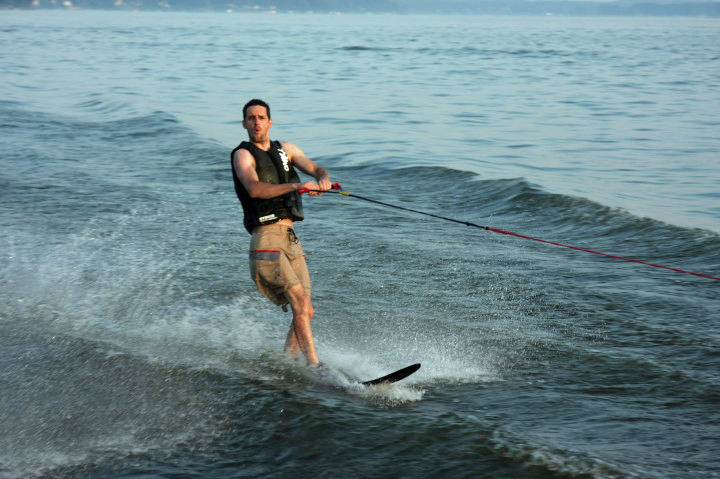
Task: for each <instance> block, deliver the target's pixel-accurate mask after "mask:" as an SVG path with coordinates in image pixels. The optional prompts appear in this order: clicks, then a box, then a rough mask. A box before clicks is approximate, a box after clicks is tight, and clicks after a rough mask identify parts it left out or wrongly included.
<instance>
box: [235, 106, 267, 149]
mask: <svg viewBox="0 0 720 479" xmlns="http://www.w3.org/2000/svg"><path fill="white" fill-rule="evenodd" d="M242 125H243V128H245V129H246V130H247V132H248V138H249V139H250V141H251V142H252V143H256V144H266V143H267V142H269V141H270V135H269V131H270V128H272V120H271V119H270V107H269V106H268V104H267V103H265V102H264V101H262V100H257V99H255V100H250V101H249V102H247V104H246V105H245V107H243V121H242Z"/></svg>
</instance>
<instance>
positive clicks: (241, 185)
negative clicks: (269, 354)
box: [231, 99, 331, 366]
mask: <svg viewBox="0 0 720 479" xmlns="http://www.w3.org/2000/svg"><path fill="white" fill-rule="evenodd" d="M242 125H243V128H245V129H246V130H247V132H248V139H249V141H244V142H242V143H240V145H239V146H238V147H237V148H235V149H234V150H233V152H232V154H231V160H232V171H233V179H234V182H235V192H236V193H237V195H238V199H239V200H240V203H242V206H243V212H244V214H245V219H244V224H245V228H246V229H247V230H248V232H249V233H250V234H251V235H252V239H251V240H250V274H251V275H252V278H253V280H254V281H255V284H256V285H257V287H258V290H260V292H261V293H262V294H264V295H265V296H266V297H267V298H268V299H270V300H271V301H272V302H273V303H275V304H278V305H281V306H282V307H283V310H285V311H287V304H288V303H289V304H290V307H291V309H292V314H293V319H292V324H291V325H290V331H289V332H288V335H287V339H286V341H285V352H286V354H288V356H289V357H290V358H293V359H295V358H296V357H297V355H298V352H300V351H302V353H303V355H304V356H305V360H306V361H307V363H308V364H309V365H310V366H317V365H318V364H319V362H318V357H317V352H316V351H315V342H314V340H313V335H312V329H311V327H310V322H311V321H312V318H313V315H314V314H315V311H314V309H313V306H312V302H311V299H310V275H309V273H308V269H307V265H306V263H305V254H304V253H303V250H302V247H301V245H300V242H299V240H298V238H297V236H296V235H295V231H294V229H293V224H294V222H295V221H302V219H303V210H302V200H301V198H300V194H299V193H298V190H299V189H301V188H308V189H310V190H315V191H311V192H310V195H312V196H316V195H318V194H320V193H319V192H317V190H320V191H327V190H329V189H330V188H331V183H330V175H329V174H328V172H327V170H325V169H324V168H321V167H320V166H318V165H317V164H316V163H315V162H313V161H312V160H310V158H308V157H307V156H306V155H305V153H303V152H302V151H301V150H300V148H298V147H297V146H295V145H294V144H292V143H288V142H278V141H271V140H270V134H269V132H270V128H272V119H271V117H270V107H269V106H268V104H267V103H265V102H264V101H262V100H257V99H255V100H250V101H249V102H248V103H247V104H246V105H245V107H244V108H243V122H242ZM295 168H297V169H299V170H300V171H302V172H303V173H306V174H308V175H310V176H312V177H313V178H315V180H316V181H317V183H316V182H313V181H306V182H302V181H300V178H299V176H298V174H297V172H296V171H295Z"/></svg>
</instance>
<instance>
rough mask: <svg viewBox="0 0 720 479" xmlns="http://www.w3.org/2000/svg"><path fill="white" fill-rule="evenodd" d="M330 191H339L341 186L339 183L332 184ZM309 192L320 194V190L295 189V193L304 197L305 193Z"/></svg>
mask: <svg viewBox="0 0 720 479" xmlns="http://www.w3.org/2000/svg"><path fill="white" fill-rule="evenodd" d="M331 189H333V190H341V189H342V185H341V184H340V183H333V184H332V186H331ZM311 191H318V192H320V193H322V190H311V189H310V188H305V187H303V188H298V189H297V192H298V193H300V194H301V195H304V194H305V193H310V192H311Z"/></svg>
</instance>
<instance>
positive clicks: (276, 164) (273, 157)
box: [230, 141, 304, 234]
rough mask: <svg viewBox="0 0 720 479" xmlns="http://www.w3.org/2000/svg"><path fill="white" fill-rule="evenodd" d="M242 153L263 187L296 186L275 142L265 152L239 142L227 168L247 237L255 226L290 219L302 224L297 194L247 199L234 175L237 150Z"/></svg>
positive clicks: (236, 176)
mask: <svg viewBox="0 0 720 479" xmlns="http://www.w3.org/2000/svg"><path fill="white" fill-rule="evenodd" d="M241 148H243V149H246V150H248V151H249V152H250V154H251V155H252V156H253V158H255V171H256V172H257V175H258V179H259V180H260V181H262V182H264V183H272V184H275V185H279V184H282V183H299V182H300V177H299V176H298V174H297V172H296V171H295V168H293V166H292V164H291V163H290V161H289V160H288V157H287V155H286V154H285V152H284V151H283V149H282V145H280V142H279V141H273V142H272V143H271V146H270V149H269V150H268V151H265V150H262V149H260V148H258V147H257V146H255V145H253V144H252V143H249V142H247V141H243V142H242V143H240V145H238V146H237V147H236V148H235V149H234V150H233V151H232V153H230V164H231V165H232V172H233V181H234V183H235V193H237V196H238V199H239V200H240V203H241V204H242V207H243V213H244V214H245V219H244V220H243V224H244V225H245V229H246V230H247V231H248V233H250V234H252V230H253V228H255V227H256V226H258V225H269V224H272V223H277V222H278V221H280V220H282V219H285V218H290V219H291V220H293V221H302V220H303V218H304V216H303V208H302V199H301V197H300V194H298V192H297V191H291V192H290V193H286V194H284V195H282V196H276V197H275V198H267V199H261V198H251V197H250V194H249V193H248V192H247V190H246V189H245V186H243V184H242V181H240V178H239V177H238V174H237V172H236V171H235V161H234V158H235V152H236V151H237V150H239V149H241Z"/></svg>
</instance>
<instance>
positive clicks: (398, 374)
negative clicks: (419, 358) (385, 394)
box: [362, 363, 420, 386]
mask: <svg viewBox="0 0 720 479" xmlns="http://www.w3.org/2000/svg"><path fill="white" fill-rule="evenodd" d="M418 369H420V363H417V364H413V365H411V366H408V367H405V368H402V369H398V370H397V371H395V372H394V373H390V374H388V375H385V376H382V377H379V378H377V379H371V380H370V381H363V382H362V385H363V386H374V385H375V384H384V383H388V384H389V383H394V382H397V381H400V380H401V379H405V378H406V377H408V376H410V375H411V374H412V373H414V372H415V371H417V370H418Z"/></svg>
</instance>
